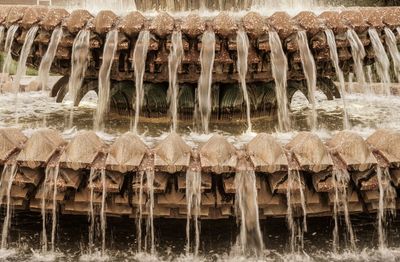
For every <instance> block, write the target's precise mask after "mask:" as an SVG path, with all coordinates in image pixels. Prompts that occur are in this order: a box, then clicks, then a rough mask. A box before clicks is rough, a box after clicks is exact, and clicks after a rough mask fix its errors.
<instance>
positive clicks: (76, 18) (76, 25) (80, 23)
mask: <svg viewBox="0 0 400 262" xmlns="http://www.w3.org/2000/svg"><path fill="white" fill-rule="evenodd" d="M92 18H93V16H92V15H91V14H90V13H89V12H88V11H86V10H75V11H73V12H72V13H71V15H70V16H69V17H68V18H67V19H65V20H64V22H63V26H64V27H65V28H67V30H68V31H69V32H70V33H72V34H77V33H78V32H79V31H80V30H82V29H83V28H84V27H85V26H86V24H87V23H88V21H89V20H90V19H92Z"/></svg>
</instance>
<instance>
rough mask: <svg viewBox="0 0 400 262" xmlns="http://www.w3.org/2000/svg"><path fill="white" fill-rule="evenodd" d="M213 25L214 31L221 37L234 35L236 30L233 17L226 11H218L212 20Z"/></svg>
mask: <svg viewBox="0 0 400 262" xmlns="http://www.w3.org/2000/svg"><path fill="white" fill-rule="evenodd" d="M213 27H214V31H215V33H216V34H218V35H221V36H222V37H228V36H232V35H235V34H236V31H237V30H238V26H237V24H236V22H235V19H234V18H233V17H232V16H230V15H229V13H228V12H221V13H219V14H218V15H217V16H216V17H215V18H214V20H213Z"/></svg>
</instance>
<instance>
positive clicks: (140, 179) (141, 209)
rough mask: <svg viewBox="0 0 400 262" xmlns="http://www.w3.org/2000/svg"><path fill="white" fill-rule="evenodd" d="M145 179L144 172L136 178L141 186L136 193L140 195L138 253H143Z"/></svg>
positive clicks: (137, 230)
mask: <svg viewBox="0 0 400 262" xmlns="http://www.w3.org/2000/svg"><path fill="white" fill-rule="evenodd" d="M143 179H144V171H140V172H139V175H138V176H137V177H136V184H138V185H139V188H138V190H137V192H136V194H137V195H138V210H137V219H136V235H137V249H138V252H142V218H143V205H142V202H143Z"/></svg>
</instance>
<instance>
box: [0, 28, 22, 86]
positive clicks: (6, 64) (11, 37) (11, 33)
mask: <svg viewBox="0 0 400 262" xmlns="http://www.w3.org/2000/svg"><path fill="white" fill-rule="evenodd" d="M17 30H18V25H12V26H11V27H10V28H9V29H8V30H7V36H6V42H5V44H4V51H5V54H6V58H5V60H4V62H3V68H2V71H1V74H2V79H1V83H2V84H3V83H4V82H5V74H8V73H9V72H10V64H11V47H12V43H13V41H14V36H15V33H16V32H17Z"/></svg>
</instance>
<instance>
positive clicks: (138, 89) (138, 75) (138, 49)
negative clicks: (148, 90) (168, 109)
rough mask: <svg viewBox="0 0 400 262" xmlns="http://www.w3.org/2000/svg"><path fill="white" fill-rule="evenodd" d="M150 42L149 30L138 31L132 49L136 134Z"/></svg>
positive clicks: (134, 130)
mask: <svg viewBox="0 0 400 262" xmlns="http://www.w3.org/2000/svg"><path fill="white" fill-rule="evenodd" d="M149 43H150V32H149V31H148V30H143V31H141V32H140V34H139V36H138V39H137V41H136V44H135V49H134V51H133V68H134V70H135V104H134V108H135V119H134V124H133V127H132V131H133V132H134V133H135V134H137V126H138V123H139V117H140V110H141V108H142V105H143V99H144V88H143V77H144V72H145V70H146V59H147V50H148V48H149Z"/></svg>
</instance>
